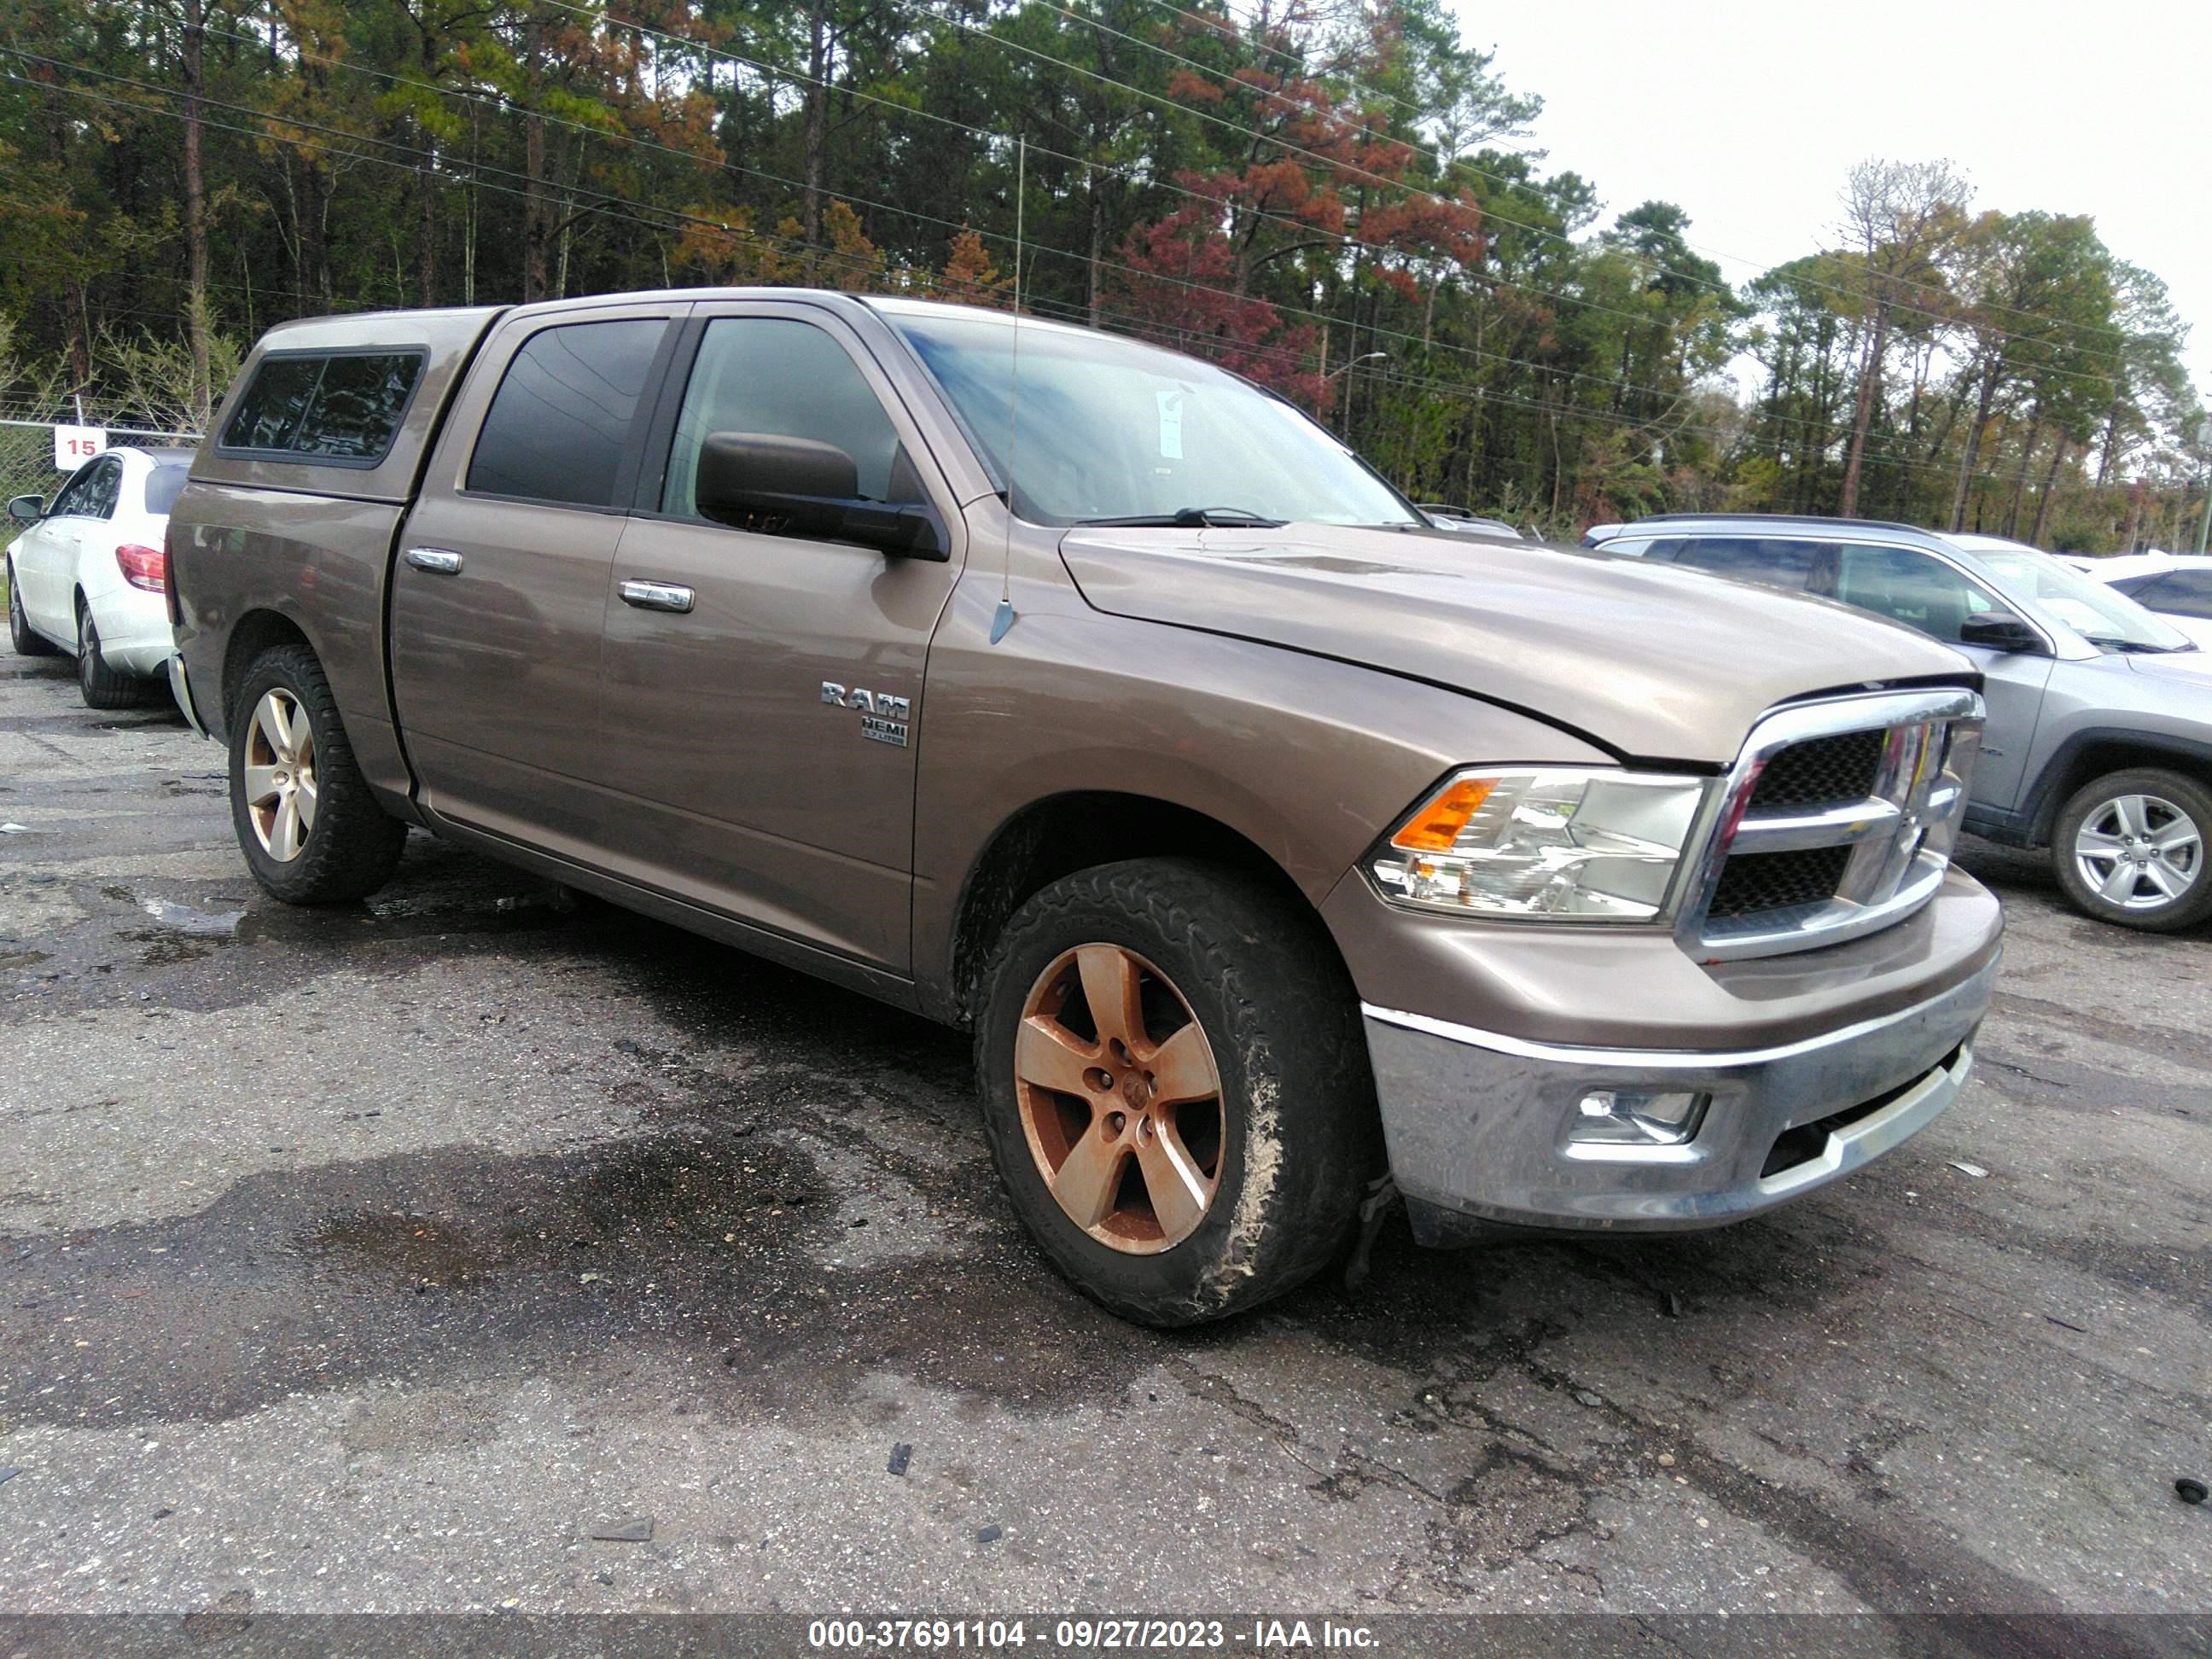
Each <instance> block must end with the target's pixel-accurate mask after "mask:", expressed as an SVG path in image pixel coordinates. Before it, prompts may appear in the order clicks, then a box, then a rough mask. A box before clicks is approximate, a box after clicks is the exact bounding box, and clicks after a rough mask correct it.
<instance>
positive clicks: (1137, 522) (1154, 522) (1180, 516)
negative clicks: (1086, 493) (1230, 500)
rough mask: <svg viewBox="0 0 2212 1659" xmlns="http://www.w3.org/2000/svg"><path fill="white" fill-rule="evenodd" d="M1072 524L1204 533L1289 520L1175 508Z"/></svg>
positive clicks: (1233, 510) (1235, 510) (1232, 510)
mask: <svg viewBox="0 0 2212 1659" xmlns="http://www.w3.org/2000/svg"><path fill="white" fill-rule="evenodd" d="M1075 522H1076V523H1077V524H1079V525H1099V526H1106V527H1109V528H1115V529H1119V528H1124V527H1127V528H1130V529H1139V530H1141V529H1145V528H1146V527H1152V528H1158V529H1164V530H1204V529H1206V528H1207V527H1208V526H1214V525H1221V526H1228V525H1234V526H1238V527H1239V528H1241V529H1245V530H1278V529H1280V528H1281V527H1282V526H1284V525H1286V524H1288V523H1289V522H1290V520H1288V519H1271V518H1268V517H1267V515H1266V514H1265V513H1253V512H1249V511H1247V510H1246V509H1245V508H1243V507H1177V508H1176V510H1175V511H1174V512H1172V513H1135V514H1133V515H1132V516H1130V517H1128V518H1126V519H1078V520H1076V521H1075Z"/></svg>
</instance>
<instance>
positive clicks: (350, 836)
mask: <svg viewBox="0 0 2212 1659" xmlns="http://www.w3.org/2000/svg"><path fill="white" fill-rule="evenodd" d="M272 691H274V692H276V693H279V694H281V696H282V697H283V699H284V700H285V701H287V702H289V704H291V705H292V706H294V707H295V708H297V709H298V710H299V712H300V714H301V715H303V716H304V718H305V719H306V720H307V725H308V727H309V730H310V732H312V734H313V744H312V751H311V752H312V757H313V773H314V782H315V789H314V794H315V802H314V807H313V823H312V824H311V825H309V826H308V827H307V829H306V832H305V835H304V838H303V839H301V842H300V843H299V846H298V850H297V851H296V852H295V853H294V854H293V855H292V856H291V857H290V858H279V857H276V856H275V855H274V854H272V852H271V850H270V848H267V847H264V845H263V844H262V838H261V835H260V833H259V832H258V830H257V829H256V828H255V820H254V816H253V808H252V804H251V803H250V802H249V800H248V798H247V789H246V768H247V765H248V763H249V752H250V751H251V750H252V746H253V744H254V743H255V738H254V729H255V711H256V709H258V708H259V707H260V705H261V702H262V699H263V698H264V697H266V696H269V695H270V693H271V692H272ZM229 713H230V816H231V824H232V827H233V829H234V830H235V831H236V833H237V836H238V846H239V850H240V852H241V853H243V854H245V855H246V866H247V867H248V868H249V869H250V870H252V872H253V878H254V880H256V881H258V882H259V883H260V884H261V885H262V886H263V887H264V888H265V889H266V890H268V891H269V892H270V893H271V894H272V895H274V896H276V897H277V898H280V899H282V900H283V901H284V902H286V903H288V904H328V903H333V902H338V901H342V900H345V899H358V898H365V897H367V896H368V895H369V894H371V893H373V892H374V891H375V890H377V889H378V888H380V887H381V886H383V885H384V884H385V883H386V882H387V881H389V880H390V879H391V878H392V871H393V870H394V869H396V868H397V867H398V863H399V854H400V849H401V848H403V847H404V845H405V844H406V841H407V826H406V825H405V824H404V823H400V822H399V820H398V819H397V818H395V817H392V816H391V815H390V814H389V813H387V812H386V811H385V810H384V809H383V808H382V807H381V806H380V805H378V804H377V801H376V798H375V797H374V795H372V794H371V793H369V790H368V782H367V781H366V780H365V779H363V778H362V775H361V768H360V766H359V765H358V764H356V762H355V760H354V757H353V748H352V745H351V744H349V743H348V742H347V741H346V734H345V727H344V726H343V724H342V723H341V722H340V721H339V719H338V710H337V702H336V700H335V699H334V698H333V697H332V696H331V687H330V682H329V681H328V680H327V679H325V678H324V676H323V665H322V664H321V663H319V662H318V661H317V660H316V659H315V653H313V651H310V650H309V649H308V648H307V647H306V646H304V645H283V646H276V647H271V648H270V649H269V650H267V651H264V652H263V653H261V655H259V656H258V657H256V658H255V659H253V663H252V666H251V667H249V668H248V669H247V670H246V678H244V679H243V680H242V681H241V682H240V684H239V688H238V694H237V696H236V698H235V699H234V701H233V702H232V704H231V707H230V711H229ZM264 741H265V738H264Z"/></svg>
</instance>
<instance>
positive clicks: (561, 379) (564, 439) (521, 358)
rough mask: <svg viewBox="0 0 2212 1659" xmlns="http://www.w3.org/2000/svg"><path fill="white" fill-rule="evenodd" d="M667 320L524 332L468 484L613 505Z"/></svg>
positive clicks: (532, 497) (494, 491)
mask: <svg viewBox="0 0 2212 1659" xmlns="http://www.w3.org/2000/svg"><path fill="white" fill-rule="evenodd" d="M667 326H668V325H667V324H666V322H665V321H664V320H663V319H660V318H658V317H647V318H635V319H627V318H626V319H621V320H618V321H613V322H604V323H568V324H564V325H562V326H560V327H558V328H549V329H544V330H541V331H539V332H538V333H536V334H533V335H532V336H531V337H530V338H529V340H528V341H527V342H526V343H525V344H524V345H523V348H522V349H521V350H520V351H518V352H516V353H515V354H514V361H513V362H511V363H509V364H508V365H507V374H506V375H505V377H504V378H503V379H501V381H500V383H499V390H498V392H495V394H493V397H492V400H491V408H490V410H489V412H487V413H486V414H485V416H484V423H483V431H482V432H480V433H478V434H477V442H476V450H475V453H473V454H472V455H471V457H470V459H469V477H468V485H467V487H468V488H469V489H472V490H477V491H481V492H483V493H484V494H487V495H519V496H521V497H523V498H524V499H526V500H529V501H560V502H573V503H574V504H575V505H577V506H579V507H611V506H612V505H613V504H614V499H615V483H616V478H617V475H618V474H619V473H620V471H622V462H623V452H624V451H625V450H626V449H627V448H628V447H629V437H630V428H631V426H632V424H633V423H634V422H635V418H636V416H637V406H638V400H639V398H641V397H642V396H643V395H644V392H645V386H646V382H647V380H649V379H650V378H651V374H652V369H653V355H654V353H655V352H657V351H658V350H659V347H660V340H661V336H662V334H663V333H664V332H665V331H666V329H667Z"/></svg>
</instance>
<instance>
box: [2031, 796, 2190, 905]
mask: <svg viewBox="0 0 2212 1659" xmlns="http://www.w3.org/2000/svg"><path fill="white" fill-rule="evenodd" d="M2208 841H2212V792H2208V791H2207V790H2206V789H2205V787H2203V785H2202V784H2200V783H2198V782H2197V781H2195V780H2194V779H2192V778H2187V777H2184V776H2183V775H2181V774H2179V773H2178V772H2167V771H2164V770H2160V769H2149V768H2146V769H2142V770H2140V771H2130V772H2114V773H2111V774H2109V775H2106V776H2104V777H2101V778H2098V779H2096V780H2094V781H2092V782H2090V783H2087V784H2086V785H2084V786H2083V787H2081V788H2080V789H2077V790H2075V792H2074V794H2073V796H2072V798H2071V799H2069V800H2068V801H2067V803H2066V805H2064V806H2063V807H2061V808H2060V809H2059V812H2058V822H2057V825H2056V826H2055V827H2054V829H2053V831H2052V834H2051V864H2052V866H2053V868H2054V870H2055V871H2056V872H2057V877H2058V884H2059V886H2060V887H2061V888H2063V890H2065V893H2066V896H2067V897H2068V898H2069V900H2071V901H2072V902H2073V904H2074V906H2075V908H2076V909H2079V910H2081V911H2082V912H2084V913H2085V914H2087V915H2092V916H2094V917H2096V918H2097V919H2098V920H2099V921H2112V922H2117V923H2118V924H2119V925H2120V926H2121V927H2137V928H2141V929H2142V930H2143V931H2144V932H2146V933H2173V932H2176V931H2178V930H2179V929H2181V928H2184V927H2193V926H2194V925H2196V924H2197V922H2200V921H2203V920H2204V919H2205V918H2206V917H2207V916H2212V875H2208V874H2207V873H2206V872H2205V867H2204V860H2205V850H2206V845H2207V842H2208Z"/></svg>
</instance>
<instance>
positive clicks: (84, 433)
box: [54, 426, 107, 472]
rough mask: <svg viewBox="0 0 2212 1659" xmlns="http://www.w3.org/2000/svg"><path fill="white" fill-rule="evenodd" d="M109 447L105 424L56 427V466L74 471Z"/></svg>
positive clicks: (59, 468)
mask: <svg viewBox="0 0 2212 1659" xmlns="http://www.w3.org/2000/svg"><path fill="white" fill-rule="evenodd" d="M106 447H107V428H106V427H103V426H58V427H56V428H54V466H55V468H56V470H58V471H63V472H74V471H76V470H77V468H79V467H81V466H82V465H84V464H85V463H86V462H87V461H88V460H90V459H92V458H93V457H94V456H95V455H97V454H99V453H101V452H102V451H103V450H105V449H106Z"/></svg>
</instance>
